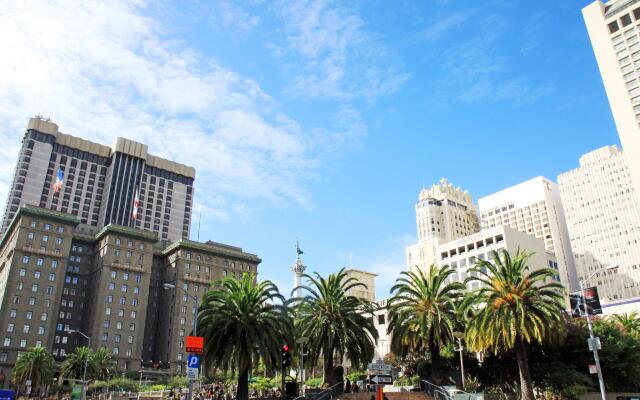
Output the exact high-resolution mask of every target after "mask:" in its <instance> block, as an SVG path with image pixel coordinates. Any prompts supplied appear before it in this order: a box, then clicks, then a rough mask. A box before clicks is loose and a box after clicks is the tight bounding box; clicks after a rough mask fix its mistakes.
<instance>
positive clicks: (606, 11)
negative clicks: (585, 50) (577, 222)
mask: <svg viewBox="0 0 640 400" xmlns="http://www.w3.org/2000/svg"><path fill="white" fill-rule="evenodd" d="M582 14H583V17H584V21H585V24H586V26H587V31H588V32H589V38H590V40H591V45H592V46H593V51H594V53H595V56H596V60H597V62H598V68H599V69H600V75H601V77H602V81H603V83H604V87H605V90H606V92H607V97H608V99H609V106H610V107H611V111H612V113H613V119H614V121H615V124H616V128H617V130H618V135H619V136H620V142H621V143H622V148H623V150H624V152H625V154H626V157H627V160H628V169H629V172H630V174H631V177H632V179H633V181H634V186H635V187H640V4H638V2H636V1H635V0H613V1H609V2H607V3H606V4H605V3H603V2H602V1H600V0H597V1H595V2H593V3H591V4H589V5H588V6H587V7H585V8H584V9H583V10H582ZM636 196H640V193H636ZM639 198H640V197H639ZM639 201H640V200H639Z"/></svg>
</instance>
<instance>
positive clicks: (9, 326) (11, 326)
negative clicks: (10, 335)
mask: <svg viewBox="0 0 640 400" xmlns="http://www.w3.org/2000/svg"><path fill="white" fill-rule="evenodd" d="M14 326H15V325H13V324H7V332H13V327H14Z"/></svg>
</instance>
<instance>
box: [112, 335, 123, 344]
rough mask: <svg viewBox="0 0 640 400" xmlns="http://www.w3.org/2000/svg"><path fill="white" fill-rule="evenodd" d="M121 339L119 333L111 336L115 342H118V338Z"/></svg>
mask: <svg viewBox="0 0 640 400" xmlns="http://www.w3.org/2000/svg"><path fill="white" fill-rule="evenodd" d="M121 339H122V336H120V335H116V336H115V337H114V338H113V341H114V342H116V343H120V340H121Z"/></svg>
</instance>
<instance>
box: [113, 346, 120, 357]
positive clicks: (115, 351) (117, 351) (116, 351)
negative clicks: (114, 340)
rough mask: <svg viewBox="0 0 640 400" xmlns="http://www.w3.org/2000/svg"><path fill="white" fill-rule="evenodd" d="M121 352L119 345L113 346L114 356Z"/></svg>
mask: <svg viewBox="0 0 640 400" xmlns="http://www.w3.org/2000/svg"><path fill="white" fill-rule="evenodd" d="M119 352H120V349H118V348H117V347H114V348H113V355H114V356H117V355H118V353H119Z"/></svg>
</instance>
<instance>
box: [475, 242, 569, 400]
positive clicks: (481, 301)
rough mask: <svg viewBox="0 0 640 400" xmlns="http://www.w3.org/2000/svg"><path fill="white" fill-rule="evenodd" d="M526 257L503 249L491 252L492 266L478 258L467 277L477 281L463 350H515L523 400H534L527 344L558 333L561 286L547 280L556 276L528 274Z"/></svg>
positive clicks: (539, 271)
mask: <svg viewBox="0 0 640 400" xmlns="http://www.w3.org/2000/svg"><path fill="white" fill-rule="evenodd" d="M531 255H532V254H531V253H526V252H521V251H520V250H518V251H517V252H516V254H515V256H514V257H511V255H510V254H509V253H508V252H507V251H506V250H502V251H501V252H500V253H498V252H496V251H493V252H492V257H493V262H490V261H486V260H480V259H478V260H477V263H476V265H475V266H474V267H473V268H472V269H471V272H472V273H471V277H469V278H467V282H469V281H478V282H480V289H478V290H477V292H476V293H475V298H476V301H475V307H476V309H477V313H476V316H475V318H474V319H473V320H471V321H469V324H468V325H467V330H466V333H465V339H466V342H467V345H468V346H469V347H470V348H471V350H473V351H482V350H484V349H490V350H493V351H494V353H498V352H501V351H510V350H512V349H515V353H516V360H517V362H518V370H519V373H520V391H521V395H520V398H521V399H522V400H534V394H533V383H532V381H531V374H530V372H529V361H528V349H527V344H529V343H532V342H538V343H542V341H543V340H545V339H546V338H547V337H548V336H549V334H550V333H553V332H554V331H556V332H557V330H559V329H562V328H561V324H560V322H561V320H562V310H563V295H562V293H563V287H562V285H561V284H560V283H558V282H555V281H550V279H551V278H552V277H553V276H554V275H556V273H557V272H556V271H555V270H553V269H550V268H540V269H536V270H533V271H530V269H529V267H528V266H527V262H528V261H529V258H530V257H531ZM547 279H549V280H547Z"/></svg>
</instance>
